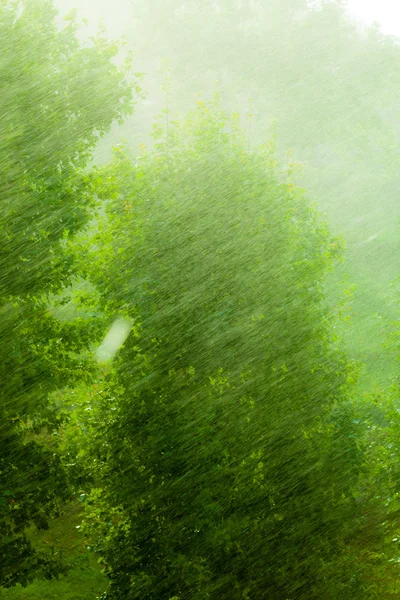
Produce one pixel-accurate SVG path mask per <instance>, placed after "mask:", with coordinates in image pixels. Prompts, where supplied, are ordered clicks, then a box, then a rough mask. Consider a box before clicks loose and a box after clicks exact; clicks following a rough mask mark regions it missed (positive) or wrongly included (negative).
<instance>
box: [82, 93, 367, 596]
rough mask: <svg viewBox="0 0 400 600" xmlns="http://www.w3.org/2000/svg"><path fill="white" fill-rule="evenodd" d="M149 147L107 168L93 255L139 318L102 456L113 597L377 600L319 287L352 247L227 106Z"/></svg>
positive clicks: (110, 310)
mask: <svg viewBox="0 0 400 600" xmlns="http://www.w3.org/2000/svg"><path fill="white" fill-rule="evenodd" d="M156 135H161V139H160V141H159V143H158V144H156V148H155V150H154V152H152V153H149V154H147V153H146V151H145V150H143V153H142V156H141V157H140V158H139V159H137V161H136V162H135V161H133V160H131V159H130V158H129V156H127V155H126V154H125V153H124V151H121V150H118V151H117V153H116V157H115V160H114V163H113V164H112V165H111V166H109V167H107V168H106V169H105V170H103V171H101V177H100V180H101V181H102V182H103V185H102V189H100V190H99V193H100V194H102V195H103V197H104V198H105V199H108V200H109V203H108V222H107V223H106V224H105V226H104V229H103V230H102V232H101V234H100V235H99V239H98V241H97V242H96V240H94V239H93V238H92V239H90V240H89V242H86V244H88V247H89V250H88V247H87V248H86V252H87V253H88V254H87V255H86V256H85V258H84V261H85V265H90V266H89V268H88V267H86V270H85V271H84V273H85V275H86V276H88V277H90V278H91V280H92V281H93V282H94V283H95V284H96V285H97V287H98V289H99V290H100V291H101V294H102V297H103V309H104V310H105V311H106V312H107V314H109V315H110V318H112V316H113V315H116V314H123V315H126V316H128V317H130V318H131V319H132V320H133V323H134V325H133V330H132V333H131V336H130V338H128V340H127V341H126V343H125V345H124V348H123V350H122V351H121V353H120V356H119V358H118V360H117V362H116V366H115V373H114V374H113V372H111V371H110V372H109V374H108V375H107V379H108V388H109V391H108V394H107V395H106V397H105V399H104V400H103V407H102V408H100V411H102V412H100V416H99V419H98V430H97V435H96V444H95V448H96V453H97V454H96V460H97V464H98V465H102V466H101V468H100V469H99V481H98V483H97V489H96V490H94V492H93V499H92V502H94V503H96V502H99V499H100V508H98V513H97V519H94V520H93V519H92V523H93V525H94V527H95V528H96V521H97V526H98V522H99V520H98V517H99V515H103V518H102V519H101V524H100V530H99V534H100V535H99V536H98V550H99V552H100V553H101V555H102V556H103V558H104V561H105V563H106V565H107V567H106V568H107V571H108V574H109V577H110V590H109V592H108V593H107V597H110V598H113V599H116V600H119V599H122V598H123V599H124V600H125V599H136V598H138V599H139V598H140V599H141V600H144V599H153V598H154V599H155V598H157V599H161V598H162V599H165V600H168V599H170V598H172V597H174V598H182V599H183V598H193V599H194V598H196V599H197V598H198V599H199V600H200V599H201V600H203V599H204V598H215V599H217V598H228V597H229V598H232V599H236V598H237V599H239V598H251V599H256V598H266V597H268V598H294V597H295V598H297V599H302V598H304V599H307V600H309V599H311V598H322V597H323V598H332V599H335V600H337V599H340V598H343V599H344V598H349V597H352V598H360V599H361V598H362V599H363V600H364V599H365V598H368V597H371V598H372V597H373V594H372V592H371V595H368V593H369V591H368V589H367V587H366V584H365V581H364V580H363V573H364V569H365V561H364V560H363V561H362V560H360V558H361V557H363V556H364V555H363V554H362V550H360V548H359V547H358V546H357V544H356V543H354V540H355V539H356V538H357V535H358V534H359V532H360V531H362V527H363V526H362V518H361V509H360V505H359V503H358V502H357V501H356V499H355V497H354V490H355V489H357V485H358V478H359V473H360V469H361V466H362V463H363V453H362V450H361V448H360V447H359V446H358V443H357V439H358V430H357V425H356V423H355V422H354V420H353V419H352V415H353V408H352V403H351V399H350V393H351V389H352V385H353V383H354V380H355V373H354V369H353V367H352V365H351V364H349V362H348V360H347V359H346V357H345V355H344V354H343V352H342V350H341V346H340V343H339V340H337V339H336V337H335V335H334V331H333V324H334V323H332V317H331V316H330V312H329V309H328V307H327V305H326V302H325V291H324V282H325V278H326V274H327V272H328V271H329V270H330V269H331V268H332V265H333V262H334V260H335V258H337V256H338V255H339V254H340V249H341V244H340V242H339V241H338V240H337V239H334V238H331V236H330V234H329V232H328V230H327V228H326V226H325V225H324V223H323V222H322V221H321V219H320V217H319V215H318V213H317V212H316V211H315V210H314V209H313V208H312V207H311V206H310V204H309V203H308V201H307V199H306V197H305V195H304V192H303V191H302V190H301V189H298V188H296V187H295V186H293V185H292V184H291V183H290V181H289V180H287V181H285V178H284V174H283V173H281V171H280V168H279V165H278V164H277V161H276V157H275V153H274V147H273V144H271V145H267V146H265V147H262V148H260V149H257V150H254V151H251V150H248V149H247V148H246V142H245V139H244V138H243V135H242V133H241V132H240V129H239V128H238V123H237V117H233V118H232V119H228V118H227V117H226V115H224V113H222V112H221V111H220V109H219V108H218V105H212V106H211V108H210V107H207V106H205V105H204V104H202V103H201V102H200V103H199V104H198V106H197V108H196V109H195V110H194V111H192V112H191V113H190V114H189V116H188V117H187V118H186V119H185V120H184V121H181V122H179V121H176V122H174V123H171V124H170V126H169V128H168V132H167V134H166V135H165V136H164V137H163V136H162V131H159V130H158V129H157V128H156ZM100 243H101V244H102V248H100V245H99V244H100ZM84 246H85V243H84V244H83V246H82V247H79V246H78V247H77V249H76V250H77V252H78V253H79V254H80V253H81V252H82V251H83V248H84ZM90 248H91V250H90ZM96 257H98V258H97V260H96ZM90 516H91V515H90V514H89V517H88V520H89V521H90V520H91V519H90ZM92 516H94V515H93V513H92Z"/></svg>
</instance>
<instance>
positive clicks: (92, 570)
mask: <svg viewBox="0 0 400 600" xmlns="http://www.w3.org/2000/svg"><path fill="white" fill-rule="evenodd" d="M81 518H82V505H81V503H80V502H78V501H74V502H71V503H70V504H68V505H66V506H65V509H64V511H63V514H62V515H60V516H59V517H58V518H57V519H54V520H53V521H52V522H51V523H50V528H49V529H48V530H47V531H39V532H38V531H33V530H32V532H31V536H32V541H33V542H34V544H35V545H36V546H37V547H38V548H41V549H42V548H48V549H50V550H52V551H53V552H54V553H55V554H62V557H63V559H64V562H65V563H66V564H67V565H68V566H69V568H70V570H69V572H68V573H67V575H65V576H61V577H59V579H52V580H50V581H43V580H40V581H39V580H35V581H34V582H33V583H31V584H30V585H28V586H27V587H26V588H24V587H22V586H21V585H16V586H14V587H12V588H9V589H4V588H0V599H1V600H96V597H98V596H100V594H102V592H104V591H105V590H106V589H107V585H108V583H107V578H106V577H105V575H104V574H103V573H102V571H101V566H100V565H99V564H98V562H97V557H96V555H94V554H93V553H92V552H90V551H89V550H88V549H87V541H86V540H85V539H84V538H83V536H82V535H81V534H80V533H79V529H78V527H79V525H80V522H81Z"/></svg>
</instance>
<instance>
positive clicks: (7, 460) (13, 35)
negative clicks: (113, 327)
mask: <svg viewBox="0 0 400 600" xmlns="http://www.w3.org/2000/svg"><path fill="white" fill-rule="evenodd" d="M55 16H56V11H55V10H54V8H53V6H52V2H51V1H50V0H35V1H33V0H22V1H20V0H18V1H17V0H15V1H14V0H1V1H0V40H1V42H0V45H1V57H0V114H1V118H0V136H1V149H0V198H1V207H2V212H1V217H0V219H1V226H0V348H1V361H0V379H1V392H0V585H3V586H10V585H12V584H13V583H15V582H16V581H20V582H22V583H26V582H27V581H28V580H30V579H32V578H33V577H34V575H35V574H42V575H46V576H50V575H51V573H52V572H54V571H55V570H56V568H57V565H56V564H55V563H54V561H52V560H51V559H50V558H49V557H48V556H46V555H40V554H38V553H37V552H35V551H34V550H33V548H32V546H31V543H30V541H29V539H28V538H27V535H26V534H27V530H28V529H29V528H30V527H39V528H45V527H46V526H47V519H48V517H49V515H51V514H54V512H56V511H57V508H58V506H59V502H60V501H61V500H63V499H65V498H66V497H67V496H68V493H69V492H68V485H67V480H66V475H65V472H64V470H63V469H62V467H61V461H60V458H59V456H58V454H57V452H56V449H55V447H54V439H55V438H54V437H53V436H52V435H51V434H52V433H53V432H54V431H56V430H57V428H58V426H59V424H60V422H61V420H62V416H61V415H60V414H59V413H58V412H57V411H56V410H55V407H54V406H53V405H52V404H51V403H50V402H49V394H50V393H51V392H52V391H54V390H55V389H57V388H60V387H63V386H65V385H66V384H68V383H70V382H71V381H73V380H74V378H75V379H76V378H77V377H85V376H87V375H88V373H87V369H86V367H85V364H84V361H83V359H82V350H83V349H84V348H85V347H87V346H88V344H89V343H90V340H91V334H90V328H88V326H87V323H85V322H84V320H83V319H80V320H79V319H78V320H77V321H76V322H75V323H70V322H66V321H64V322H63V321H60V320H59V319H58V318H56V316H55V315H54V314H52V313H51V311H49V309H48V306H49V304H48V299H49V295H50V294H56V293H57V292H59V291H61V290H62V289H63V288H65V287H67V286H68V285H69V284H70V283H71V281H72V279H73V277H74V270H75V267H74V264H73V260H72V257H71V256H70V255H68V252H67V241H68V239H69V238H71V237H72V236H74V235H75V234H76V232H77V231H79V230H80V229H81V228H82V227H83V226H84V225H85V224H86V223H87V222H88V220H89V219H90V216H91V210H92V207H93V193H92V188H93V185H92V182H91V176H90V174H89V173H88V172H87V170H86V167H87V165H88V163H89V161H90V159H91V153H92V151H93V149H94V147H95V145H96V142H97V140H98V139H99V137H100V136H102V135H103V134H104V133H105V132H106V131H108V129H109V128H110V126H111V124H112V122H113V120H114V119H119V120H120V119H122V118H123V117H124V115H126V114H128V113H129V112H131V110H132V100H133V98H132V91H131V85H130V83H129V81H128V77H129V76H128V69H127V68H125V67H123V68H117V67H116V66H115V64H114V62H113V58H114V57H115V56H116V54H117V51H118V47H117V46H116V45H115V44H112V43H110V42H108V41H107V40H106V39H105V38H104V37H103V36H102V35H101V34H100V35H99V36H97V37H96V38H93V39H92V40H91V41H90V42H89V43H87V44H82V43H81V42H79V41H78V39H77V36H76V32H77V27H78V25H77V23H76V21H75V19H74V17H73V16H70V17H69V18H68V19H67V22H66V26H65V27H64V28H63V29H61V30H60V29H59V28H58V27H57V25H56V21H55ZM127 67H128V65H127ZM52 440H53V441H52Z"/></svg>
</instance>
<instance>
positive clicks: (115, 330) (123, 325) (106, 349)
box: [96, 317, 133, 363]
mask: <svg viewBox="0 0 400 600" xmlns="http://www.w3.org/2000/svg"><path fill="white" fill-rule="evenodd" d="M132 325H133V324H132V321H131V320H130V319H127V318H125V317H118V318H117V319H115V321H114V323H113V324H112V325H111V327H110V329H109V330H108V332H107V334H106V336H105V338H104V340H103V341H102V343H101V344H100V346H99V347H98V348H97V350H96V359H97V362H99V363H104V362H108V361H110V360H112V359H113V358H114V357H115V355H116V354H117V352H118V350H119V349H120V348H121V346H122V345H123V343H124V342H125V340H126V339H127V337H128V335H129V333H130V331H131V329H132Z"/></svg>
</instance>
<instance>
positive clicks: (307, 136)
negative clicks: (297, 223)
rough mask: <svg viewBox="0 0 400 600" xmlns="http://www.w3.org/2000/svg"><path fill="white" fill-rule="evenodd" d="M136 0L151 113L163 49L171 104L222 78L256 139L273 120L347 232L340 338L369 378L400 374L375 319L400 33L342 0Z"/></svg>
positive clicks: (314, 191)
mask: <svg viewBox="0 0 400 600" xmlns="http://www.w3.org/2000/svg"><path fill="white" fill-rule="evenodd" d="M132 6H133V19H132V36H131V39H132V43H133V44H135V45H139V46H140V47H141V48H142V49H143V51H142V55H141V56H140V57H139V60H140V61H142V65H143V70H146V71H151V73H152V78H151V81H150V82H149V89H150V90H151V96H150V97H151V98H152V99H153V101H154V102H153V104H154V109H153V110H156V111H158V106H159V104H160V93H159V86H158V87H157V73H156V69H157V68H158V67H159V65H160V62H161V59H162V58H165V57H167V58H168V59H169V61H170V65H171V81H172V84H173V85H172V93H171V102H170V110H171V108H175V109H177V110H185V111H186V110H187V109H188V107H189V106H191V105H192V103H193V102H194V101H195V99H196V96H197V94H199V93H200V94H201V95H202V97H206V96H207V94H210V93H212V92H213V91H214V89H215V86H216V85H218V87H219V90H220V92H221V98H222V102H223V106H224V107H227V108H229V110H230V109H231V107H233V106H234V107H236V108H238V109H239V110H240V111H241V112H242V113H243V114H245V112H246V113H250V114H251V115H252V116H249V118H248V127H247V128H248V140H249V142H250V143H251V144H254V143H256V144H257V143H262V142H263V140H264V139H265V138H266V137H267V136H269V135H270V131H271V127H273V128H274V131H275V132H276V134H277V139H278V142H279V147H278V152H279V154H280V156H282V155H283V154H286V152H287V149H288V148H291V150H292V152H293V155H294V156H296V160H298V161H302V163H303V164H304V169H303V173H302V178H301V185H302V186H304V187H305V188H306V189H307V191H308V194H309V196H310V198H312V199H315V201H317V202H318V204H319V208H320V209H322V210H324V211H326V212H327V216H328V218H329V221H330V225H331V227H332V229H333V231H334V232H339V233H340V234H343V235H344V236H345V238H346V256H347V260H346V262H345V263H344V266H343V269H342V268H341V269H338V270H337V271H336V273H337V275H336V277H335V285H337V282H338V280H340V279H341V278H342V277H343V270H345V272H346V273H348V274H349V276H350V278H351V280H352V281H353V282H354V283H357V284H358V289H357V291H356V292H355V295H354V301H353V311H352V314H353V315H354V316H353V321H354V326H353V328H352V330H351V333H350V334H348V335H347V338H346V341H347V343H348V345H349V349H350V351H351V352H352V354H353V356H354V357H355V358H357V359H359V360H363V361H365V362H366V363H367V368H368V370H369V377H368V379H369V380H370V381H371V380H372V381H374V380H378V381H380V382H381V384H382V383H383V382H384V381H386V380H387V378H388V376H389V375H390V374H394V372H395V361H394V360H393V358H392V356H391V355H390V354H389V353H388V352H387V351H385V350H384V349H383V348H382V347H381V345H378V344H379V340H382V337H383V336H382V320H380V319H378V318H376V316H375V315H376V314H379V315H382V316H385V315H386V316H388V317H390V318H394V317H395V315H394V314H393V312H392V311H391V308H390V306H389V304H388V302H387V299H386V298H385V290H386V289H387V288H388V286H389V285H390V282H391V281H392V280H393V279H394V278H395V277H396V276H397V271H398V265H397V262H396V260H394V257H395V256H397V254H398V243H399V242H398V240H399V238H398V231H397V222H398V202H397V190H398V188H399V184H400V181H399V170H398V161H399V155H400V154H399V115H398V110H397V100H396V98H397V90H398V87H399V84H400V70H399V65H400V60H399V44H398V40H396V39H395V38H391V37H389V36H385V35H383V34H382V33H381V32H380V31H379V29H378V28H376V27H371V28H369V29H368V30H366V31H362V30H361V27H359V26H357V25H356V24H355V23H354V22H353V20H352V19H351V18H350V17H349V15H348V14H347V13H346V7H345V2H343V1H341V0H321V1H318V0H317V1H315V2H307V1H306V0H287V1H285V2H283V1H282V0H263V1H262V2H261V1H253V0H243V1H241V2H234V1H233V0H219V1H218V2H211V1H204V2H201V3H198V2H197V3H196V2H186V1H184V0H174V1H171V2H160V0H148V1H147V2H142V0H133V2H132ZM249 99H251V104H252V108H251V109H249ZM140 110H142V111H143V112H142V113H141V115H142V118H141V123H143V124H146V123H148V122H151V118H150V119H149V112H150V111H151V105H150V104H149V105H146V106H144V107H141V109H140ZM150 117H151V115H150ZM297 181H299V179H297ZM377 198H379V199H380V200H379V202H377ZM360 382H361V378H360ZM363 383H364V382H363ZM368 387H370V385H368Z"/></svg>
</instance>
